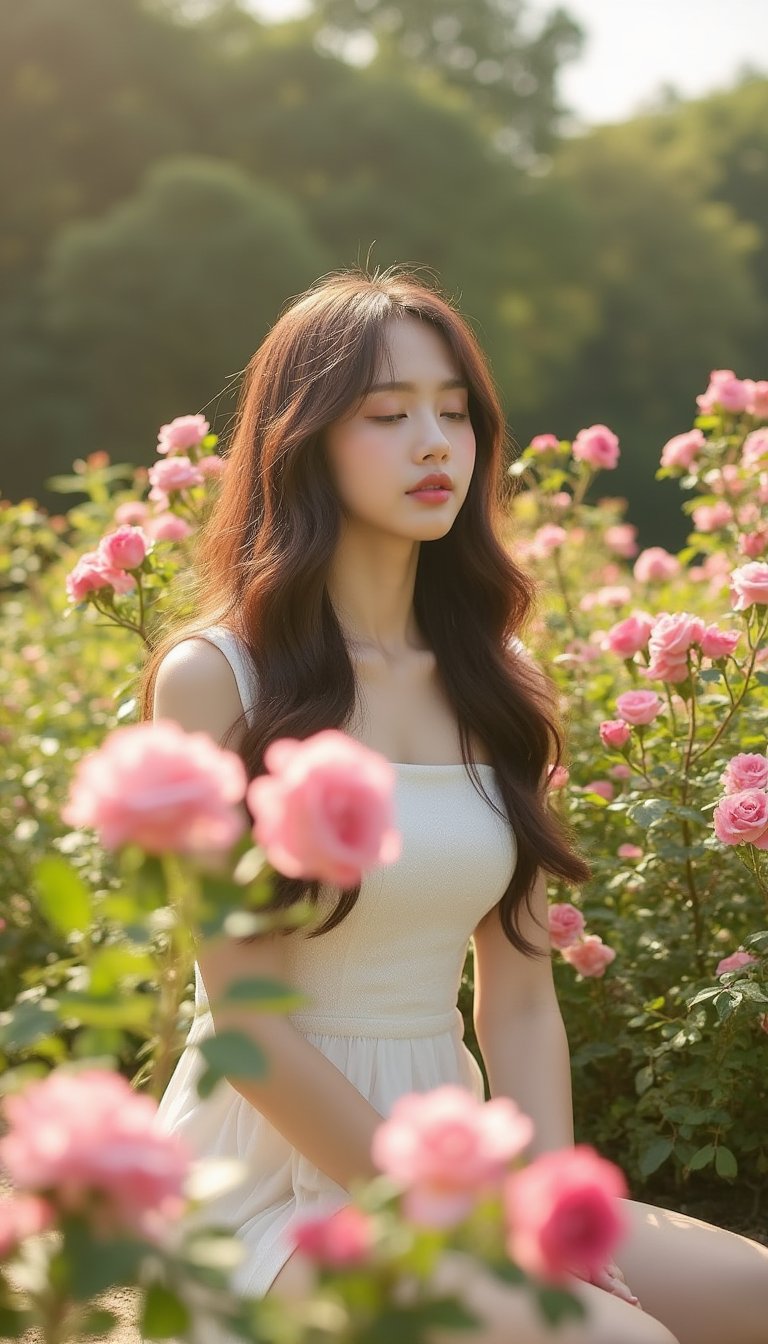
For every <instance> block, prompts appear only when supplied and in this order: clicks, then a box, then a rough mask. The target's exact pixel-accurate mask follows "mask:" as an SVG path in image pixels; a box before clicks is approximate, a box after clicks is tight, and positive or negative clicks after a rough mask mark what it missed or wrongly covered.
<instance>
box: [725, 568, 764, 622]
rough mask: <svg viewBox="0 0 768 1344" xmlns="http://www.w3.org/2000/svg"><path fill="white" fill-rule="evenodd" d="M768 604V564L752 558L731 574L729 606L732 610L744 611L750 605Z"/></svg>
mask: <svg viewBox="0 0 768 1344" xmlns="http://www.w3.org/2000/svg"><path fill="white" fill-rule="evenodd" d="M753 604H754V605H756V606H760V607H764V606H768V565H767V564H765V562H764V561H762V560H753V561H751V563H750V564H748V565H742V566H741V569H734V571H733V573H732V574H731V606H732V607H733V609H734V611H746V610H747V608H748V607H751V606H752V605H753Z"/></svg>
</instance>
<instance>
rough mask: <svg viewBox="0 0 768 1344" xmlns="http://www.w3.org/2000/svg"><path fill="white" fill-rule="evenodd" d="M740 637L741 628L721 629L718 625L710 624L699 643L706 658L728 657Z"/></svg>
mask: <svg viewBox="0 0 768 1344" xmlns="http://www.w3.org/2000/svg"><path fill="white" fill-rule="evenodd" d="M740 639H741V632H740V631H739V630H721V629H720V627H719V626H718V625H708V626H706V627H705V629H704V632H703V634H702V635H701V638H700V639H699V644H700V646H701V652H702V653H703V654H704V657H705V658H728V657H730V655H731V654H732V653H733V650H734V649H735V648H736V645H737V644H738V642H739V640H740Z"/></svg>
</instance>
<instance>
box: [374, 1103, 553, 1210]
mask: <svg viewBox="0 0 768 1344" xmlns="http://www.w3.org/2000/svg"><path fill="white" fill-rule="evenodd" d="M532 1137H533V1122H532V1121H531V1120H530V1119H529V1118H528V1116H527V1115H523V1113H522V1112H521V1111H520V1110H518V1108H517V1106H516V1105H515V1103H514V1102H513V1101H511V1100H509V1099H508V1098H507V1097H496V1098H494V1100H493V1101H486V1102H481V1101H478V1100H477V1099H476V1098H475V1097H474V1096H473V1095H472V1093H471V1092H469V1091H468V1090H467V1088H464V1087H459V1086H457V1085H454V1084H445V1085H444V1086H442V1087H436V1088H433V1089H432V1090H431V1091H428V1092H421V1093H419V1092H412V1093H409V1094H408V1095H406V1096H403V1097H399V1098H398V1099H397V1101H396V1102H395V1104H394V1106H393V1107H392V1110H391V1112H390V1115H389V1118H388V1119H387V1120H385V1121H384V1123H383V1124H381V1125H379V1127H378V1128H377V1130H376V1131H375V1133H374V1136H373V1144H372V1147H371V1155H372V1157H373V1161H374V1163H375V1164H376V1166H377V1167H378V1168H379V1169H380V1170H381V1171H382V1172H384V1173H385V1175H387V1176H389V1177H390V1179H391V1180H393V1181H394V1182H395V1183H396V1184H397V1185H399V1186H401V1187H402V1188H403V1189H404V1191H405V1194H404V1198H403V1212H404V1213H405V1216H406V1218H408V1219H409V1220H410V1221H411V1222H414V1223H419V1224H421V1225H422V1226H428V1227H450V1226H452V1225H454V1224H455V1223H457V1222H459V1221H460V1220H461V1219H462V1218H464V1217H465V1216H466V1214H467V1213H469V1211H470V1209H471V1208H472V1207H473V1206H474V1204H475V1203H476V1201H477V1199H478V1197H479V1196H481V1195H483V1194H486V1193H488V1192H489V1191H491V1190H493V1188H494V1187H495V1186H498V1185H499V1184H500V1182H501V1180H502V1177H503V1175H504V1173H505V1171H506V1170H507V1168H508V1166H509V1163H510V1162H511V1160H512V1159H513V1158H515V1157H517V1156H519V1154H520V1153H521V1152H522V1151H523V1149H524V1148H525V1147H526V1146H527V1145H528V1144H529V1143H530V1141H531V1139H532Z"/></svg>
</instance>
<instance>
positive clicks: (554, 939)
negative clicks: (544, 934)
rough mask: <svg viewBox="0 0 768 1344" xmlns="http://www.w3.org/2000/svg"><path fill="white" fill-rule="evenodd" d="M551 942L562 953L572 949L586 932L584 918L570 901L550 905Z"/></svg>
mask: <svg viewBox="0 0 768 1344" xmlns="http://www.w3.org/2000/svg"><path fill="white" fill-rule="evenodd" d="M548 919H549V940H550V942H551V944H552V946H553V947H556V948H558V949H559V950H560V951H561V952H562V950H563V948H564V947H570V945H571V943H575V942H576V940H577V939H578V938H580V937H581V935H582V934H583V932H584V916H583V915H582V913H581V911H580V910H577V909H576V906H575V905H571V904H570V902H569V901H561V902H560V903H556V904H553V905H550V907H549V911H548Z"/></svg>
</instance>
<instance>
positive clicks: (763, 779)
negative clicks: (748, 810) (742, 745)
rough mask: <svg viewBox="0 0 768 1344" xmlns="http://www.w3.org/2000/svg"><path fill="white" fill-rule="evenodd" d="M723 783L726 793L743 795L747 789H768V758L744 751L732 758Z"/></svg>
mask: <svg viewBox="0 0 768 1344" xmlns="http://www.w3.org/2000/svg"><path fill="white" fill-rule="evenodd" d="M721 782H722V784H723V786H724V788H725V792H726V793H742V792H744V791H745V790H747V789H768V756H765V755H759V754H758V753H757V752H754V751H742V752H739V754H738V756H732V757H731V759H730V761H729V762H728V764H727V766H726V767H725V770H724V771H723V774H722V776H721Z"/></svg>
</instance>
